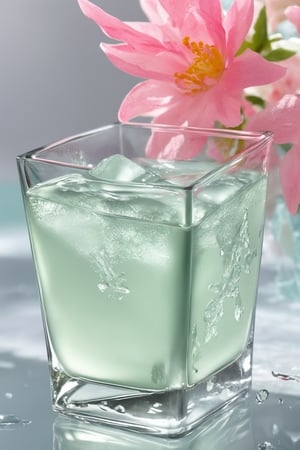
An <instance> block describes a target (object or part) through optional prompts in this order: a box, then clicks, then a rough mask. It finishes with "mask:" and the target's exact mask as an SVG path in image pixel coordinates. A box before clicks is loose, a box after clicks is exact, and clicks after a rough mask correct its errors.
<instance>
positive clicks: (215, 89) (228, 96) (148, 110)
mask: <svg viewBox="0 0 300 450" xmlns="http://www.w3.org/2000/svg"><path fill="white" fill-rule="evenodd" d="M78 1H79V5H80V7H81V9H82V11H83V12H84V13H85V14H86V15H87V16H88V17H89V18H91V19H93V20H94V21H95V22H96V23H97V24H98V25H99V26H100V27H101V29H102V30H103V31H104V32H105V33H106V34H107V35H108V36H109V37H110V38H113V39H115V40H118V41H122V42H123V43H119V44H116V45H109V44H101V48H102V50H103V51H104V52H105V53H106V55H107V57H108V58H109V59H110V60H111V62H112V63H113V64H114V65H116V66H117V67H118V68H120V69H121V70H123V71H125V72H128V73H130V74H132V75H135V76H137V77H142V78H147V80H146V81H143V82H141V83H139V84H138V85H136V86H135V87H134V88H133V89H132V90H131V91H130V92H129V94H128V95H127V96H126V97H125V99H124V101H123V103H122V105H121V107H120V110H119V119H120V120H121V121H125V122H126V121H128V120H130V119H132V118H134V117H137V116H147V115H148V116H152V117H155V119H154V122H156V123H161V124H172V125H187V126H195V127H212V126H214V124H215V121H216V120H217V121H219V122H221V123H222V124H224V125H225V126H226V127H232V126H236V125H238V124H239V123H240V122H241V115H240V108H241V101H242V92H243V90H244V88H246V87H248V86H258V85H263V84H266V83H271V82H273V81H275V80H277V79H278V78H280V77H282V76H283V75H284V73H285V69H284V68H282V67H281V66H279V65H277V64H274V63H270V62H268V61H266V60H265V59H264V58H263V57H262V56H261V55H259V54H257V53H255V52H253V51H251V50H249V49H248V50H246V51H245V52H244V53H242V54H241V55H239V56H235V55H236V52H237V51H238V49H239V48H240V46H241V44H242V42H243V40H244V39H245V37H246V35H247V33H248V31H249V28H250V26H251V23H252V18H253V0H235V1H234V3H233V5H232V7H231V8H230V10H229V11H228V13H227V15H226V17H225V18H224V19H223V16H222V9H221V5H220V0H210V1H209V2H208V1H207V0H180V1H178V0H141V6H142V8H143V10H144V12H145V13H146V15H147V16H148V18H149V20H150V22H149V23H148V22H146V23H140V22H139V23H137V22H135V23H126V22H122V21H120V20H119V19H117V18H115V17H113V16H111V15H109V14H107V13H106V12H104V11H103V10H102V9H101V8H99V7H97V6H96V5H94V4H92V3H90V2H89V1H88V0H78ZM196 151H197V152H198V151H199V149H197V147H196V146H195V150H192V151H191V152H190V155H189V156H190V157H191V156H192V154H193V152H196Z"/></svg>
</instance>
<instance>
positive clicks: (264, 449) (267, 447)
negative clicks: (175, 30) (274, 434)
mask: <svg viewBox="0 0 300 450" xmlns="http://www.w3.org/2000/svg"><path fill="white" fill-rule="evenodd" d="M257 448H258V449H259V450H274V447H273V445H272V444H271V443H270V442H268V441H265V442H261V443H260V444H258V445H257Z"/></svg>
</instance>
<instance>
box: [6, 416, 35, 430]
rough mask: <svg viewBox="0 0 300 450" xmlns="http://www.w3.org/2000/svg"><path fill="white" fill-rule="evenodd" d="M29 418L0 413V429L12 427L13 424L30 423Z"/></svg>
mask: <svg viewBox="0 0 300 450" xmlns="http://www.w3.org/2000/svg"><path fill="white" fill-rule="evenodd" d="M30 424H31V420H24V419H20V417H18V416H15V415H13V414H0V429H1V428H14V427H15V426H22V425H30Z"/></svg>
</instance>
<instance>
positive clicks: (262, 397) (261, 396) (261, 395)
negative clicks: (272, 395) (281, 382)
mask: <svg viewBox="0 0 300 450" xmlns="http://www.w3.org/2000/svg"><path fill="white" fill-rule="evenodd" d="M268 397H269V391H268V390H267V389H261V390H260V391H258V392H257V394H256V403H258V404H259V405H261V404H262V403H264V402H265V401H266V400H268Z"/></svg>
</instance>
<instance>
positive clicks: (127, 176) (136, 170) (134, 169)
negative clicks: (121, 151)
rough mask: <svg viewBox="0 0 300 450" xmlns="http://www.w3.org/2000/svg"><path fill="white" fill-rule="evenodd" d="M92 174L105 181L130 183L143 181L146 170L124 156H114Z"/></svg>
mask: <svg viewBox="0 0 300 450" xmlns="http://www.w3.org/2000/svg"><path fill="white" fill-rule="evenodd" d="M90 174H91V175H92V176H93V177H95V178H100V179H103V180H109V181H124V182H130V181H135V180H137V179H142V178H143V177H144V176H145V175H146V170H145V169H144V168H143V167H141V166H139V165H138V164H136V163H135V162H134V161H131V160H130V159H128V158H126V157H125V156H123V155H113V156H110V157H108V158H105V159H103V160H102V161H101V162H100V163H99V164H97V166H95V167H94V168H93V169H91V170H90Z"/></svg>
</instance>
